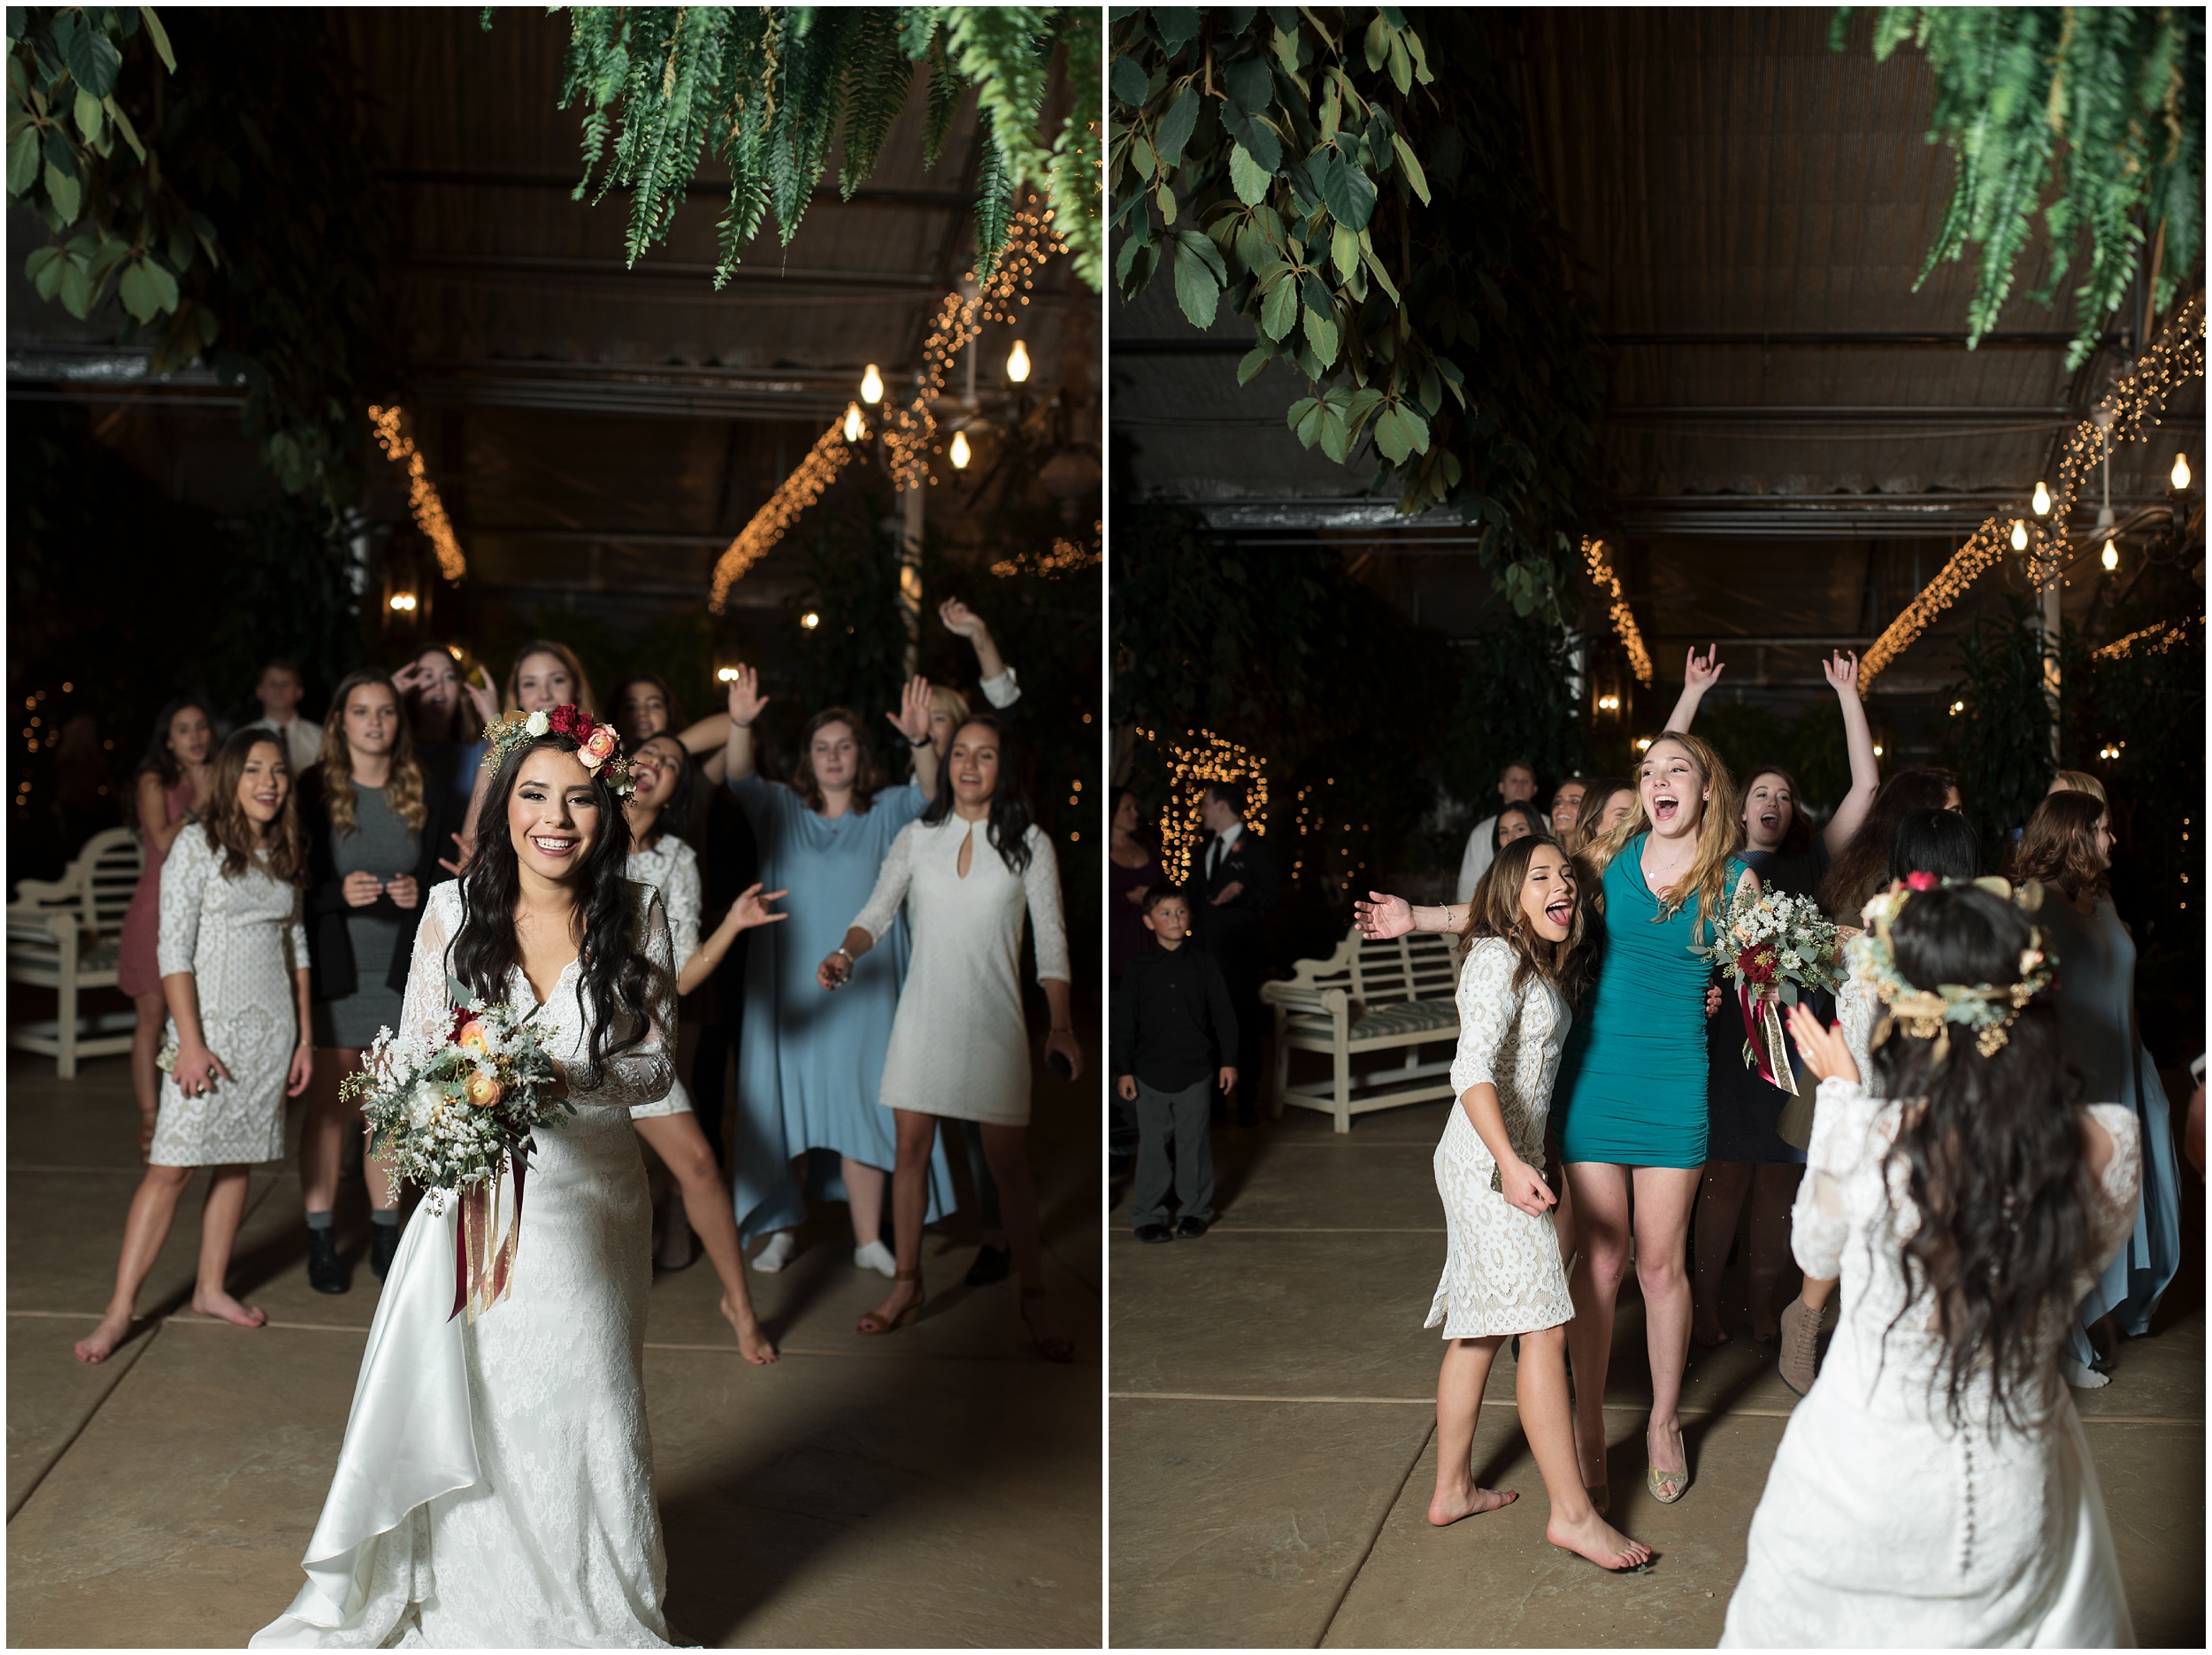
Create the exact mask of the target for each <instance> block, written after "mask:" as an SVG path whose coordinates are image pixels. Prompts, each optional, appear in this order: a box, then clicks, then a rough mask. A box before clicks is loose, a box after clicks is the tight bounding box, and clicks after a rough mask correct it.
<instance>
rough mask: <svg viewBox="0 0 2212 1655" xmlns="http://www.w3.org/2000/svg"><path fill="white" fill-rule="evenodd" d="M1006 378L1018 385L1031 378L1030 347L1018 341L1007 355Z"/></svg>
mask: <svg viewBox="0 0 2212 1655" xmlns="http://www.w3.org/2000/svg"><path fill="white" fill-rule="evenodd" d="M1006 377H1007V378H1008V379H1011V380H1012V381H1013V382H1014V383H1015V384H1017V385H1019V384H1020V383H1021V382H1022V381H1023V380H1025V379H1027V378H1028V377H1029V347H1028V346H1026V345H1025V344H1023V343H1022V342H1021V341H1020V340H1016V341H1014V349H1011V350H1010V351H1008V352H1007V353H1006Z"/></svg>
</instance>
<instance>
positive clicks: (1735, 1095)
mask: <svg viewBox="0 0 2212 1655" xmlns="http://www.w3.org/2000/svg"><path fill="white" fill-rule="evenodd" d="M1742 856H1743V861H1744V863H1745V865H1746V866H1747V867H1748V868H1749V869H1750V870H1751V871H1752V872H1754V873H1755V874H1757V875H1758V876H1759V884H1760V885H1761V886H1762V888H1763V889H1765V890H1769V891H1786V892H1787V893H1790V894H1791V895H1792V896H1810V895H1812V893H1813V892H1814V890H1815V888H1816V886H1818V885H1819V884H1820V880H1821V876H1822V875H1824V874H1825V873H1826V872H1827V871H1828V847H1827V846H1826V845H1824V844H1823V843H1822V842H1821V838H1820V835H1819V834H1818V833H1815V834H1814V835H1813V839H1812V844H1811V846H1810V847H1809V848H1808V849H1805V850H1801V851H1797V852H1794V853H1793V854H1788V855H1783V854H1778V853H1777V852H1774V851H1760V850H1747V851H1745V852H1743V853H1742ZM1806 1004H1807V1006H1808V1007H1809V1008H1811V1010H1812V1011H1813V1012H1814V1013H1815V1015H1818V1016H1820V1017H1822V1018H1823V1019H1825V1020H1832V1019H1833V1017H1834V1015H1835V1012H1834V1007H1833V1002H1832V1000H1830V998H1829V997H1828V996H1827V995H1825V994H1813V995H1808V996H1807V997H1806ZM1783 1038H1784V1039H1785V1040H1787V1039H1788V1038H1789V1037H1788V1036H1787V1035H1786V1034H1785V1035H1784V1036H1783ZM1705 1045H1706V1061H1707V1066H1708V1074H1707V1080H1706V1087H1705V1097H1706V1112H1707V1147H1706V1151H1705V1158H1706V1159H1707V1160H1708V1161H1741V1162H1747V1163H1749V1164H1752V1165H1761V1164H1768V1163H1781V1164H1790V1165H1796V1166H1803V1165H1804V1164H1805V1152H1804V1151H1803V1150H1801V1149H1799V1148H1797V1147H1796V1146H1795V1145H1792V1144H1789V1143H1787V1142H1786V1141H1784V1139H1783V1138H1781V1136H1780V1135H1779V1134H1778V1133H1777V1132H1776V1131H1775V1130H1774V1122H1775V1119H1776V1117H1777V1116H1778V1115H1780V1114H1781V1113H1782V1106H1783V1105H1784V1104H1786V1103H1787V1102H1788V1101H1789V1100H1790V1094H1789V1093H1787V1092H1784V1091H1783V1090H1782V1089H1781V1088H1780V1087H1779V1086H1770V1085H1769V1084H1767V1083H1766V1082H1765V1081H1763V1080H1762V1079H1760V1078H1759V1071H1758V1070H1757V1069H1752V1068H1749V1067H1747V1065H1746V1064H1745V1062H1744V1061H1743V1048H1744V1032H1743V1014H1742V1013H1741V1012H1740V1010H1739V1009H1738V1008H1737V1002H1736V997H1735V992H1734V990H1733V989H1732V988H1730V987H1728V986H1727V985H1723V988H1722V993H1721V1003H1720V1010H1719V1011H1718V1012H1717V1013H1716V1014H1715V1015H1713V1016H1711V1017H1709V1018H1708V1019H1707V1020H1706V1024H1705ZM1794 1059H1795V1053H1794V1050H1793V1052H1792V1060H1793V1062H1792V1066H1793V1068H1794V1067H1795V1061H1794ZM1797 1084H1799V1085H1801V1086H1802V1085H1806V1084H1809V1082H1808V1081H1807V1080H1806V1079H1805V1078H1804V1077H1803V1076H1800V1077H1798V1083H1797Z"/></svg>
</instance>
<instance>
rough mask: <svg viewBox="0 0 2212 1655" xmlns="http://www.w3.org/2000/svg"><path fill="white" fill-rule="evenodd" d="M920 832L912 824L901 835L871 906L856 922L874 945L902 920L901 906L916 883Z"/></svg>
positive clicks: (885, 863)
mask: <svg viewBox="0 0 2212 1655" xmlns="http://www.w3.org/2000/svg"><path fill="white" fill-rule="evenodd" d="M920 831H921V829H920V827H919V825H918V824H915V823H912V822H910V823H908V824H906V825H905V826H904V827H902V828H901V829H900V830H899V831H898V835H897V837H896V838H895V839H892V841H891V848H890V849H889V850H888V851H887V852H886V853H885V854H884V858H883V868H882V870H881V871H880V872H879V873H878V874H877V875H876V888H875V890H874V891H873V892H872V893H870V895H869V898H868V906H867V907H865V908H862V909H861V910H860V914H859V916H858V917H857V918H856V919H855V920H854V921H853V924H854V925H855V926H856V928H858V929H859V930H861V931H866V932H867V933H868V936H869V938H870V939H871V940H872V941H875V942H881V941H882V940H883V933H884V932H886V931H889V930H890V929H891V926H892V923H893V922H894V921H895V920H896V919H897V918H898V916H899V904H900V903H902V902H903V901H905V900H906V888H907V886H909V885H911V884H913V883H914V836H915V834H917V833H918V832H920Z"/></svg>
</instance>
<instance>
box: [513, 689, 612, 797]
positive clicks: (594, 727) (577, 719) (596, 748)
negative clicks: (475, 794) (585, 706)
mask: <svg viewBox="0 0 2212 1655" xmlns="http://www.w3.org/2000/svg"><path fill="white" fill-rule="evenodd" d="M542 735H558V736H566V737H568V739H570V740H572V741H573V742H575V743H576V748H577V751H576V756H577V757H578V758H579V759H581V760H582V761H583V764H584V768H585V769H586V770H588V771H590V772H591V773H592V774H593V775H594V776H596V775H598V774H599V772H600V770H602V768H604V770H606V774H607V785H609V786H610V787H612V788H613V789H614V791H615V796H616V797H617V798H618V799H627V798H628V797H629V796H630V795H631V794H632V793H635V792H636V791H637V784H636V783H635V782H634V781H633V780H632V779H631V778H630V761H629V760H627V759H626V758H624V757H623V756H622V741H621V739H620V738H619V737H618V736H617V735H616V734H615V732H614V726H613V725H612V724H595V723H594V722H593V721H592V719H591V716H590V715H588V714H587V713H585V712H583V711H581V710H580V709H577V708H575V707H573V706H561V707H556V708H553V709H550V710H549V711H539V712H534V713H526V714H524V715H523V716H521V717H519V718H503V719H501V720H500V721H499V722H498V723H497V724H486V725H485V726H484V739H486V740H488V741H489V742H490V743H491V744H492V745H491V750H490V751H489V752H488V753H487V754H485V755H484V762H485V763H487V764H497V763H503V762H505V760H506V757H507V755H509V754H510V753H512V752H513V751H514V750H515V749H516V748H517V747H520V746H522V745H523V744H524V743H525V742H526V741H530V740H534V739H536V738H537V737H539V736H542Z"/></svg>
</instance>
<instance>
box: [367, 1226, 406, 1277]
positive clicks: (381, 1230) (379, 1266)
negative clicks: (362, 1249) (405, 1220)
mask: <svg viewBox="0 0 2212 1655" xmlns="http://www.w3.org/2000/svg"><path fill="white" fill-rule="evenodd" d="M398 1252H399V1226H398V1225H397V1224H371V1225H370V1226H369V1268H371V1269H372V1270H374V1271H375V1272H376V1279H377V1280H378V1281H382V1280H383V1279H384V1275H385V1272H386V1271H388V1270H389V1269H390V1268H392V1260H393V1258H394V1256H395V1255H396V1254H397V1253H398Z"/></svg>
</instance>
